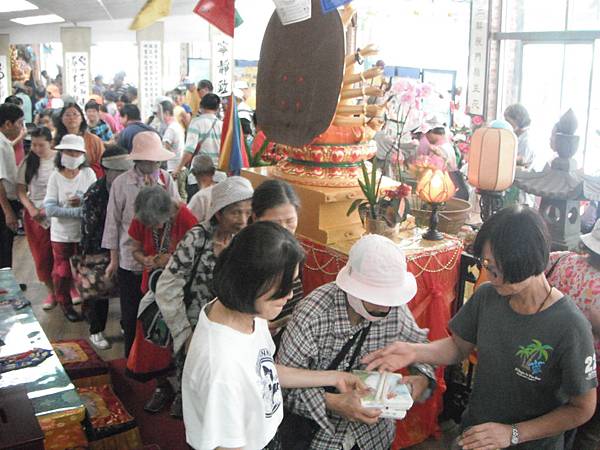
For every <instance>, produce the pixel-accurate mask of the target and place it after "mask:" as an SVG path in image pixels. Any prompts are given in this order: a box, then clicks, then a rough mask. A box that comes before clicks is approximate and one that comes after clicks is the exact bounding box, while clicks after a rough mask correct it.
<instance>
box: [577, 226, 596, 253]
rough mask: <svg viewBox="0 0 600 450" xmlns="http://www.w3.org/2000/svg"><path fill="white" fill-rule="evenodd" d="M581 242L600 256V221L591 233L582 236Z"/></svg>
mask: <svg viewBox="0 0 600 450" xmlns="http://www.w3.org/2000/svg"><path fill="white" fill-rule="evenodd" d="M581 241H582V242H583V243H584V244H585V246H586V247H587V248H589V249H590V250H591V251H593V252H594V253H596V254H598V255H600V220H597V221H596V224H595V225H594V229H593V230H592V232H591V233H588V234H584V235H583V236H581Z"/></svg>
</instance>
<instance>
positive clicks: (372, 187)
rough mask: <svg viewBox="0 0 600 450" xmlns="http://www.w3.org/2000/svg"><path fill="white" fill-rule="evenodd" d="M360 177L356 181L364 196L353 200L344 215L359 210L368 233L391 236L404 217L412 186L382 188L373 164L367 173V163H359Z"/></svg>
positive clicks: (401, 185) (402, 184)
mask: <svg viewBox="0 0 600 450" xmlns="http://www.w3.org/2000/svg"><path fill="white" fill-rule="evenodd" d="M361 169H362V173H363V179H362V180H358V184H359V186H360V188H361V190H362V192H363V194H364V196H365V199H362V198H359V199H356V200H354V201H353V202H352V204H351V205H350V208H348V211H347V213H346V215H347V216H349V215H350V214H352V213H353V212H354V211H355V210H356V209H358V214H359V216H360V219H361V222H362V223H363V226H364V227H365V229H366V230H367V233H374V234H382V235H391V234H392V233H393V232H394V231H395V230H396V228H397V225H399V224H400V223H401V222H403V221H404V220H406V216H407V214H408V211H409V204H408V197H409V196H410V194H411V191H412V188H411V187H410V186H409V185H407V184H404V183H400V184H399V185H398V186H396V187H395V188H393V189H387V190H385V191H382V190H381V181H382V177H383V175H381V174H379V176H378V174H377V170H376V169H375V168H374V167H372V168H371V171H370V173H369V170H368V169H367V165H366V164H365V163H364V162H361Z"/></svg>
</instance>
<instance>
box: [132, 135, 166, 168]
mask: <svg viewBox="0 0 600 450" xmlns="http://www.w3.org/2000/svg"><path fill="white" fill-rule="evenodd" d="M174 157H175V154H174V153H172V152H170V151H169V150H165V149H164V148H163V146H162V142H161V140H160V136H159V135H158V133H156V132H154V131H140V132H139V133H137V134H136V135H135V136H134V137H133V148H132V150H131V153H130V154H129V156H128V157H127V159H131V160H134V161H168V160H169V159H172V158H174Z"/></svg>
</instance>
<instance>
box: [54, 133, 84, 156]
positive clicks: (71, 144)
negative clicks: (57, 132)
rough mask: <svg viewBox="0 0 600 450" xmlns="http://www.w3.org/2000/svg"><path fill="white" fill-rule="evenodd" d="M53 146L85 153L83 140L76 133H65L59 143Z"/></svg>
mask: <svg viewBox="0 0 600 450" xmlns="http://www.w3.org/2000/svg"><path fill="white" fill-rule="evenodd" d="M54 148H55V149H56V150H75V151H78V152H82V153H85V141H84V140H83V138H82V137H81V136H78V135H76V134H65V135H64V136H63V137H62V139H61V140H60V144H58V145H57V146H56V147H54Z"/></svg>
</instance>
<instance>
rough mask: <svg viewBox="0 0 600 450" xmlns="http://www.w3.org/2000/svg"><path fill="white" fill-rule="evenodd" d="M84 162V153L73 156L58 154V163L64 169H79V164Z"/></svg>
mask: <svg viewBox="0 0 600 450" xmlns="http://www.w3.org/2000/svg"><path fill="white" fill-rule="evenodd" d="M84 162H85V155H81V156H77V157H73V156H69V155H65V154H62V155H61V156H60V163H61V164H62V165H63V166H64V167H65V168H66V169H72V170H73V169H79V166H81V165H82V164H83V163H84Z"/></svg>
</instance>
